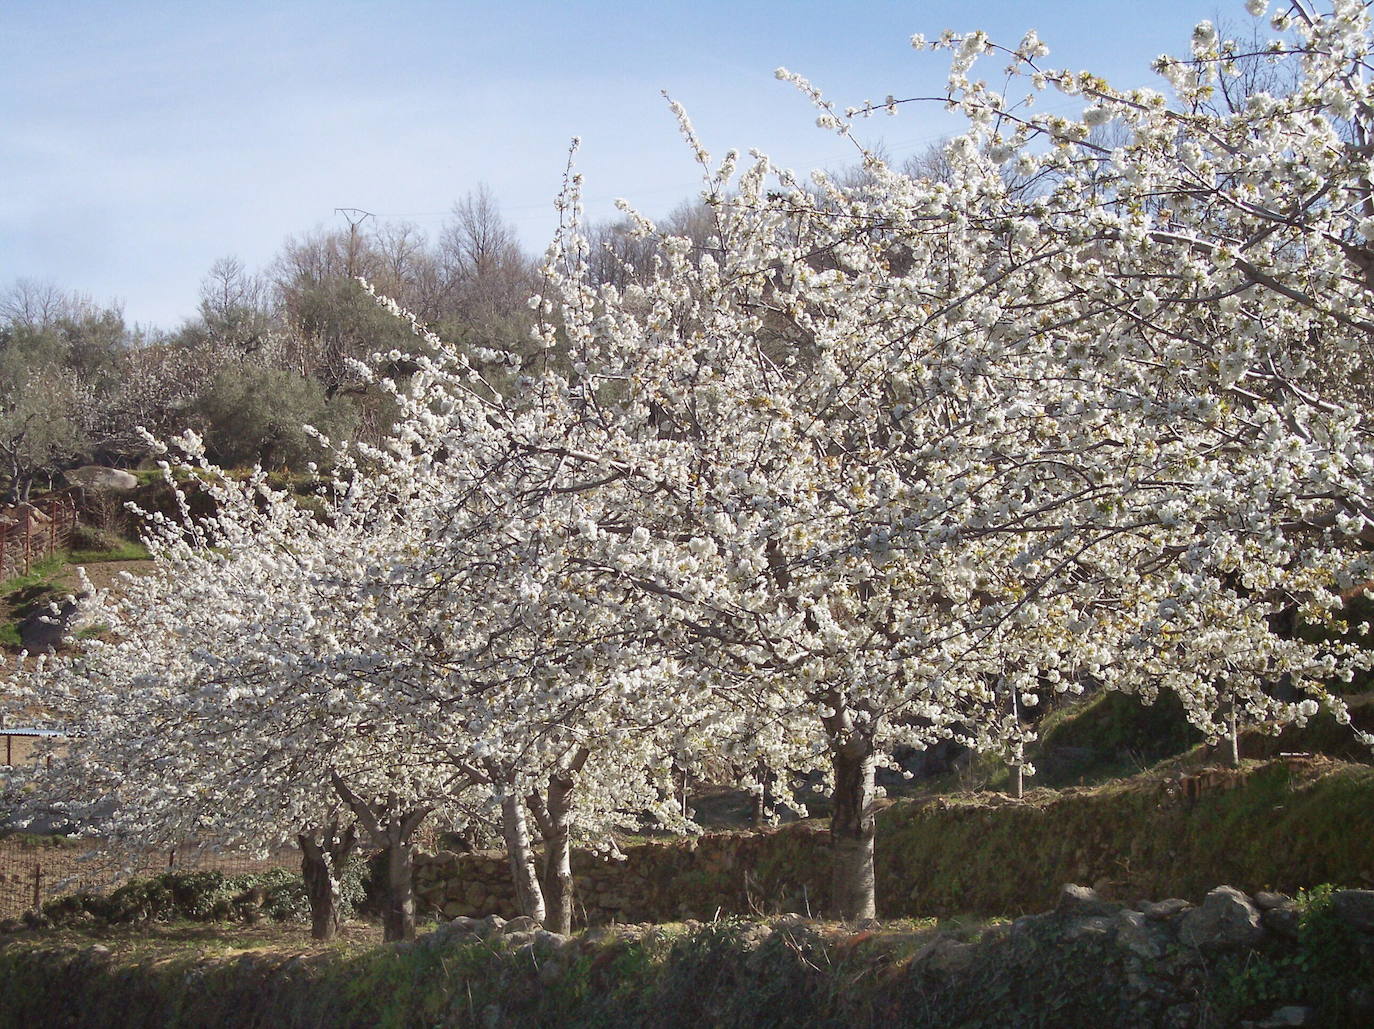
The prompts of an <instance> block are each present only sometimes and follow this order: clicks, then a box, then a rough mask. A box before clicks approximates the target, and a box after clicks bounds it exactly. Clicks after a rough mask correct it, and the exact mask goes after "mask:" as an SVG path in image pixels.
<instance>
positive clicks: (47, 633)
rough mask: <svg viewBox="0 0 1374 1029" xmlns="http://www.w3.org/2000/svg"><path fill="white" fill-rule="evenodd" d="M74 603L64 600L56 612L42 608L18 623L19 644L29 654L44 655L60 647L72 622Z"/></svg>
mask: <svg viewBox="0 0 1374 1029" xmlns="http://www.w3.org/2000/svg"><path fill="white" fill-rule="evenodd" d="M75 618H76V603H75V602H74V601H71V600H64V601H63V602H62V603H60V604H58V606H57V610H56V611H53V610H52V608H50V607H48V606H46V605H45V606H44V607H42V608H40V609H39V610H37V611H35V612H33V614H31V615H29V616H28V617H27V618H25V619H24V620H23V621H22V622H20V623H19V642H20V643H21V644H23V647H24V649H25V650H27V651H28V652H29V653H31V654H46V653H48V652H50V651H53V650H56V649H57V648H58V647H60V646H61V645H62V641H63V639H65V638H66V636H67V632H68V630H69V629H70V628H71V624H72V621H73V620H74V619H75Z"/></svg>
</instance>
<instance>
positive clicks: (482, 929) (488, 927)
mask: <svg viewBox="0 0 1374 1029" xmlns="http://www.w3.org/2000/svg"><path fill="white" fill-rule="evenodd" d="M505 924H506V920H505V919H504V918H502V917H501V916H500V915H487V917H486V918H483V919H482V920H481V921H479V922H478V923H477V935H478V936H480V937H482V939H484V940H485V939H486V938H487V937H488V936H494V935H496V934H497V933H499V932H500V931H501V930H502V928H503V927H504V926H505Z"/></svg>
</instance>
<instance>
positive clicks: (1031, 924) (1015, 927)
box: [1011, 914, 1059, 940]
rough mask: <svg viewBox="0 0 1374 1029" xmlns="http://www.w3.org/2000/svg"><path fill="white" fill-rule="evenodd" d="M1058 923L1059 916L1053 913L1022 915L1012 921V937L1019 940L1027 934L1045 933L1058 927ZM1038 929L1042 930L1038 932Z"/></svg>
mask: <svg viewBox="0 0 1374 1029" xmlns="http://www.w3.org/2000/svg"><path fill="white" fill-rule="evenodd" d="M1058 923H1059V918H1058V916H1056V915H1052V914H1044V915H1022V916H1021V917H1020V918H1018V919H1017V920H1016V921H1014V922H1012V923H1011V937H1012V939H1013V940H1017V939H1022V938H1024V937H1027V936H1035V935H1043V934H1044V933H1045V932H1047V931H1052V927H1057V926H1058ZM1037 930H1039V931H1040V932H1039V933H1037Z"/></svg>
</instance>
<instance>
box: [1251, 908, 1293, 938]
mask: <svg viewBox="0 0 1374 1029" xmlns="http://www.w3.org/2000/svg"><path fill="white" fill-rule="evenodd" d="M1260 924H1261V925H1262V926H1264V928H1266V929H1268V930H1269V931H1270V932H1271V933H1274V934H1276V935H1278V936H1283V937H1285V938H1286V939H1290V940H1296V939H1297V938H1298V934H1299V932H1300V931H1301V928H1302V916H1301V915H1300V914H1298V909H1297V906H1296V905H1294V906H1291V907H1286V908H1273V909H1271V910H1269V911H1266V912H1265V913H1264V914H1262V915H1261V916H1260Z"/></svg>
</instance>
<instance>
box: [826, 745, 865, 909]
mask: <svg viewBox="0 0 1374 1029" xmlns="http://www.w3.org/2000/svg"><path fill="white" fill-rule="evenodd" d="M846 737H847V738H843V739H836V738H835V736H834V735H832V736H831V742H830V762H831V766H832V767H833V768H834V770H835V798H834V810H833V812H832V814H831V818H830V843H831V851H832V855H833V861H834V866H833V871H832V873H831V886H830V903H831V907H832V908H833V909H834V912H835V917H837V918H839V919H841V920H842V921H845V922H857V921H860V920H862V919H865V918H873V917H875V914H876V907H875V904H874V897H873V829H874V821H873V799H874V785H873V769H874V753H873V741H872V738H871V737H869V736H866V735H862V734H860V733H857V732H849V733H847V734H846Z"/></svg>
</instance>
